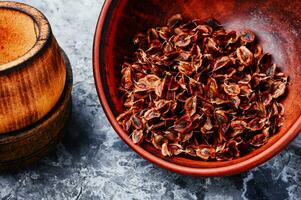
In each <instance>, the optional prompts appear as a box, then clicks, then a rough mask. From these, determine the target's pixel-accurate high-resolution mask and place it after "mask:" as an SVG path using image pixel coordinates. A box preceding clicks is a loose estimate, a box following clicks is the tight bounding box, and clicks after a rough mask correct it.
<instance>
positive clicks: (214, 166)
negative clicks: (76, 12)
mask: <svg viewBox="0 0 301 200" xmlns="http://www.w3.org/2000/svg"><path fill="white" fill-rule="evenodd" d="M300 10H301V4H300V1H298V0H292V1H289V2H288V1H280V0H266V1H247V0H245V1H244V0H227V1H224V0H165V1H161V0H145V1H140V0H131V1H129V0H108V1H106V3H105V5H104V8H103V11H102V13H101V15H100V18H99V22H98V26H97V29H96V34H95V41H94V54H93V55H94V60H93V62H94V75H95V80H96V86H97V90H98V94H99V97H100V101H101V103H102V105H103V108H104V111H105V113H106V115H107V116H108V119H109V121H110V122H111V124H112V126H113V127H114V129H115V130H116V132H117V133H118V134H119V136H120V137H121V138H122V139H123V140H124V141H125V142H126V143H127V144H128V145H129V146H130V147H131V148H132V149H133V150H135V151H136V152H137V153H138V154H140V155H141V156H142V157H144V158H146V159H147V160H149V161H151V162H153V163H155V164H157V165H159V166H161V167H164V168H166V169H169V170H171V171H174V172H177V173H183V174H188V175H196V176H221V175H231V174H235V173H240V172H242V171H246V170H248V169H251V168H253V167H255V166H258V165H260V164H262V163H263V162H265V161H267V160H268V159H270V158H271V157H273V156H274V155H276V154H277V153H278V152H280V151H281V150H282V149H283V148H285V147H286V146H287V145H288V143H289V142H290V141H292V140H293V139H294V138H295V137H296V136H297V135H298V133H299V131H300V130H301V117H300V116H301V104H300V101H299V99H300V94H301V81H300V80H301V57H300V53H301V40H300V37H301V17H300V14H299V13H300ZM176 13H181V14H182V15H183V16H184V17H185V18H199V19H207V18H211V17H214V18H216V19H217V20H219V21H221V23H222V24H223V26H224V27H225V28H226V30H245V29H250V30H251V31H253V32H255V33H256V35H257V36H258V39H259V41H260V43H261V44H262V45H263V48H264V51H265V52H269V53H271V54H272V56H273V59H274V63H276V64H277V65H278V66H279V68H280V69H281V70H282V71H283V72H285V73H286V74H287V75H289V77H290V84H289V86H288V93H287V95H286V98H284V99H283V101H282V103H283V104H284V106H285V108H286V111H285V116H284V117H285V121H284V124H283V127H282V128H281V130H280V132H279V133H278V134H277V135H275V136H273V137H272V138H271V139H270V140H269V142H268V143H267V144H266V145H264V146H262V147H261V148H259V149H257V150H255V151H253V152H251V153H250V154H248V155H246V156H244V157H241V158H239V159H235V160H231V161H218V162H215V161H212V162H205V161H201V160H199V159H195V158H191V157H188V156H185V155H184V156H183V155H181V156H174V157H164V156H162V155H161V152H160V151H159V150H157V149H155V148H154V147H153V146H152V145H151V144H148V143H145V144H143V145H141V146H140V145H135V144H134V143H133V142H132V141H131V139H130V137H129V135H128V134H127V133H126V132H125V131H123V130H122V128H121V127H120V126H119V124H118V123H117V121H116V116H118V114H120V113H122V111H124V107H123V102H122V98H121V97H122V95H121V94H120V91H119V90H118V88H119V85H120V80H121V66H122V63H123V61H124V58H125V57H129V56H131V55H132V54H133V52H134V45H133V43H132V38H133V37H134V35H135V34H136V33H138V32H145V31H146V30H147V29H148V28H151V27H157V26H162V25H164V24H166V22H167V19H168V18H169V17H170V16H172V15H174V14H176Z"/></svg>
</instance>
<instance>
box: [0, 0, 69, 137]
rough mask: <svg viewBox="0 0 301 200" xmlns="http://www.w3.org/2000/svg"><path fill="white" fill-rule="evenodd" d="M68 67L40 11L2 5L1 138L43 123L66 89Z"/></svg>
mask: <svg viewBox="0 0 301 200" xmlns="http://www.w3.org/2000/svg"><path fill="white" fill-rule="evenodd" d="M65 81H66V66H65V62H64V59H63V55H62V53H61V50H60V48H59V46H58V44H57V42H56V40H55V38H54V36H53V34H52V32H51V28H50V25H49V22H48V21H47V19H46V18H45V16H44V15H43V14H42V13H41V12H39V11H38V10H37V9H35V8H33V7H30V6H27V5H24V4H21V3H15V2H0V134H4V133H7V132H11V131H16V130H20V129H22V128H25V127H27V126H29V125H32V124H34V123H35V122H37V121H38V120H40V119H42V118H43V117H44V116H45V115H46V114H47V113H49V112H50V111H51V109H52V108H53V107H54V106H55V105H56V103H57V102H58V100H59V98H60V97H61V95H62V92H63V90H64V87H65Z"/></svg>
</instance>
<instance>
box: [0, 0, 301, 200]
mask: <svg viewBox="0 0 301 200" xmlns="http://www.w3.org/2000/svg"><path fill="white" fill-rule="evenodd" d="M20 2H24V3H27V4H30V5H32V6H35V7H37V8H38V9H40V10H42V11H43V12H44V13H45V15H46V16H47V17H48V19H49V21H50V22H51V25H52V28H53V32H54V34H55V36H56V38H57V39H58V41H59V43H60V45H61V46H62V47H63V49H64V50H65V51H66V53H67V55H68V56H69V58H70V61H71V63H72V67H73V70H74V90H73V96H74V103H73V117H72V122H71V124H70V126H69V128H68V134H67V136H66V138H65V139H64V141H63V143H62V144H60V145H59V146H58V147H57V150H56V151H55V152H54V153H52V154H51V155H50V156H48V157H47V158H45V159H43V160H42V161H40V162H39V164H38V165H37V166H36V167H34V168H31V169H26V170H23V171H21V172H19V173H16V174H10V175H6V176H0V197H1V198H2V199H26V200H31V199H32V200H41V199H50V200H52V199H59V200H60V199H62V200H65V199H67V200H68V199H144V200H147V199H150V200H151V199H164V200H169V199H250V200H254V199H255V200H256V199H301V169H300V166H301V148H300V147H301V144H300V143H301V142H300V139H299V144H297V143H298V142H295V143H294V144H292V145H290V146H289V147H288V148H287V149H286V150H284V151H283V152H282V153H280V154H279V155H278V156H276V157H275V158H274V159H272V160H270V161H269V162H267V163H266V164H264V165H262V166H260V167H258V168H256V169H253V170H252V171H250V172H247V173H244V174H240V175H236V176H231V177H225V178H193V177H186V176H181V175H178V174H174V173H171V172H168V171H166V170H163V169H160V168H158V167H156V166H154V165H152V164H150V163H149V162H148V161H145V160H143V159H142V158H140V157H139V156H138V155H137V154H136V153H134V152H133V151H132V150H131V149H129V148H128V147H127V145H125V144H124V143H123V142H122V141H121V140H120V139H119V138H118V136H117V134H116V133H115V132H114V130H113V129H112V128H111V126H110V124H109V123H108V121H107V119H106V117H105V115H104V112H103V111H102V108H101V106H100V104H99V101H98V97H97V94H96V91H95V87H94V80H93V72H92V61H91V57H92V50H91V49H92V41H93V35H94V30H95V25H96V21H97V18H98V14H99V11H100V10H101V7H102V4H103V0H21V1H20ZM299 138H300V137H299ZM298 146H299V147H298Z"/></svg>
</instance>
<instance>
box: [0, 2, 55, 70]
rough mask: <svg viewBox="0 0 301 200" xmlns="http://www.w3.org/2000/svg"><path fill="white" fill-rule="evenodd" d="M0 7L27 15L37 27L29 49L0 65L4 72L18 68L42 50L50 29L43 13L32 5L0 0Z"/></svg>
mask: <svg viewBox="0 0 301 200" xmlns="http://www.w3.org/2000/svg"><path fill="white" fill-rule="evenodd" d="M0 9H12V10H15V11H19V12H22V13H24V14H26V15H28V16H29V17H31V18H32V19H33V20H34V21H35V23H36V25H37V27H38V29H39V34H38V37H37V39H36V42H35V44H34V45H33V47H32V48H31V49H29V50H28V51H27V52H26V53H25V54H23V55H22V56H21V57H19V58H17V59H15V60H13V61H10V62H8V63H5V64H2V65H0V73H4V72H8V71H11V70H13V69H15V70H16V69H19V68H20V67H22V66H24V63H26V62H29V61H30V60H31V59H33V58H34V57H35V56H37V54H39V53H40V52H42V51H43V49H44V48H45V47H46V46H47V43H48V42H49V41H50V37H51V35H52V34H51V33H52V31H51V27H50V25H49V22H48V20H47V18H46V17H45V15H44V14H43V13H42V12H40V11H39V10H38V9H36V8H34V7H32V6H29V5H27V4H24V3H19V2H12V1H1V2H0Z"/></svg>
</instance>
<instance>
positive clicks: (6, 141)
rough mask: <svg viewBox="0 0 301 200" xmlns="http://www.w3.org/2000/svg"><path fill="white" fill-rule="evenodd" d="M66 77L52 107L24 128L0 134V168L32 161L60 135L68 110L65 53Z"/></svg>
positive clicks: (69, 72) (69, 85) (69, 88)
mask: <svg viewBox="0 0 301 200" xmlns="http://www.w3.org/2000/svg"><path fill="white" fill-rule="evenodd" d="M65 63H66V64H67V78H66V84H65V88H64V90H63V93H62V95H61V97H60V99H59V101H58V103H57V104H56V105H55V106H54V108H53V109H52V110H51V111H50V112H49V113H48V114H47V115H46V116H45V117H43V118H42V119H40V120H39V121H37V122H36V123H34V124H32V125H31V126H29V127H26V128H24V129H21V130H18V131H14V132H10V133H6V134H1V135H0V171H1V172H3V171H15V170H18V169H20V168H23V167H26V166H28V165H31V164H34V163H35V162H36V161H37V160H39V159H40V158H42V157H43V156H44V155H46V154H47V153H48V152H50V151H51V150H53V149H54V147H55V144H57V143H58V142H59V141H60V139H61V138H62V136H63V134H64V132H65V127H66V125H67V122H68V119H69V116H70V113H71V100H72V99H71V91H72V70H71V66H70V63H69V60H68V58H67V56H65Z"/></svg>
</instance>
